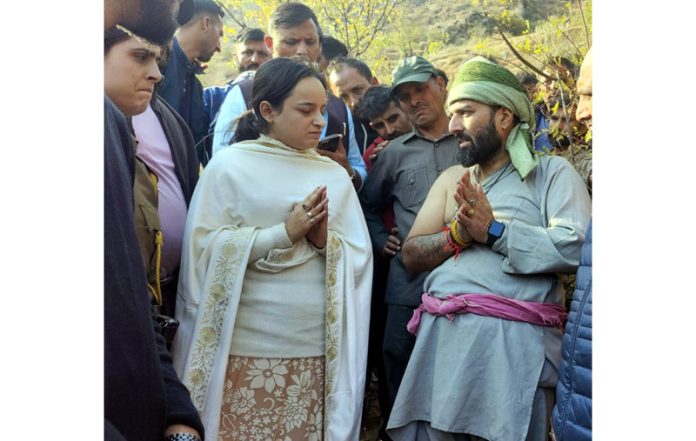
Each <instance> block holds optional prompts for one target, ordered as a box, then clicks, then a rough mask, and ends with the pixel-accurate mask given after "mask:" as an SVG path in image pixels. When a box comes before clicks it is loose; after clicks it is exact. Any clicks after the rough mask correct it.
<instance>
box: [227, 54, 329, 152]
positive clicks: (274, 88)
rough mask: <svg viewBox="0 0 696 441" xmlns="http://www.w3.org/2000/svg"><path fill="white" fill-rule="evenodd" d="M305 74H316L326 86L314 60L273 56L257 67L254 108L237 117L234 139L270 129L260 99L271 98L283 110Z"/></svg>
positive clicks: (246, 137)
mask: <svg viewBox="0 0 696 441" xmlns="http://www.w3.org/2000/svg"><path fill="white" fill-rule="evenodd" d="M305 78H316V79H317V80H319V81H320V82H321V84H322V86H324V89H326V80H325V79H324V76H323V75H322V74H321V73H319V70H318V68H317V66H316V64H315V63H311V62H309V61H307V60H306V59H304V58H300V57H295V58H273V59H271V60H269V61H267V62H266V63H264V64H262V65H261V67H259V69H258V70H257V71H256V74H255V75H254V83H253V86H252V88H251V103H249V104H250V106H251V110H253V112H248V113H246V114H243V115H242V116H241V117H240V118H239V119H238V120H236V121H238V122H239V124H238V125H237V130H236V131H235V134H234V137H233V138H232V143H235V142H240V141H246V140H249V139H257V138H258V137H259V135H260V134H261V133H263V134H267V133H268V122H267V121H266V120H265V119H263V118H262V117H261V109H260V106H261V102H262V101H268V102H269V103H270V104H271V106H272V107H273V109H274V110H277V111H279V112H280V111H282V110H283V104H284V103H285V100H286V99H287V98H288V97H289V96H290V95H291V94H292V91H293V90H294V89H295V86H296V85H297V83H299V82H300V80H303V79H305Z"/></svg>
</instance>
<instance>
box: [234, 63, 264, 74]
mask: <svg viewBox="0 0 696 441" xmlns="http://www.w3.org/2000/svg"><path fill="white" fill-rule="evenodd" d="M259 67H261V66H259V65H258V64H256V63H249V64H247V65H246V67H243V66H241V65H240V66H239V73H242V72H246V71H248V70H258V69H259Z"/></svg>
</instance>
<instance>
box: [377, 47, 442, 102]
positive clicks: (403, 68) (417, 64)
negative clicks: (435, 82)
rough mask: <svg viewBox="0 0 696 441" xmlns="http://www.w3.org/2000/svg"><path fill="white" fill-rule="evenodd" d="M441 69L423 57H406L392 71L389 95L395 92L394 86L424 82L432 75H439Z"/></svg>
mask: <svg viewBox="0 0 696 441" xmlns="http://www.w3.org/2000/svg"><path fill="white" fill-rule="evenodd" d="M440 73H441V71H440V70H439V69H437V68H436V67H435V66H433V65H432V64H431V63H430V62H429V61H428V60H426V59H425V58H423V57H419V56H417V55H414V56H412V57H406V58H404V59H403V60H401V62H400V63H399V65H398V66H397V67H396V69H394V71H393V72H392V85H391V90H390V91H389V94H390V95H394V94H395V93H396V88H397V87H398V86H399V85H401V84H404V83H425V82H426V81H428V80H429V79H430V77H431V76H433V75H436V76H437V75H440Z"/></svg>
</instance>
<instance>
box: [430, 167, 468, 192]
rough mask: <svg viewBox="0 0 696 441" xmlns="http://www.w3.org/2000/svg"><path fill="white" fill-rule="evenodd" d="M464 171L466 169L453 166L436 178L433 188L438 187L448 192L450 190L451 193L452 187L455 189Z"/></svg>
mask: <svg viewBox="0 0 696 441" xmlns="http://www.w3.org/2000/svg"><path fill="white" fill-rule="evenodd" d="M465 170H466V167H464V166H461V165H453V166H452V167H450V168H448V169H447V170H445V171H444V172H442V174H441V175H440V176H439V177H438V178H437V180H436V181H435V183H434V184H433V186H435V185H438V186H439V187H442V188H445V189H448V190H449V189H451V191H452V192H454V187H456V185H457V182H458V181H459V179H460V178H461V177H462V175H463V174H464V171H465Z"/></svg>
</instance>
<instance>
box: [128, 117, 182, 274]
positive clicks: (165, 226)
mask: <svg viewBox="0 0 696 441" xmlns="http://www.w3.org/2000/svg"><path fill="white" fill-rule="evenodd" d="M133 129H134V130H135V137H136V139H137V140H138V150H137V152H136V155H137V156H138V157H139V158H140V159H142V160H143V162H145V164H147V166H148V167H150V170H151V171H152V172H153V173H154V174H156V175H157V178H158V186H157V188H158V212H159V216H160V224H161V225H162V236H163V237H164V245H163V247H162V267H161V272H160V276H161V277H162V279H165V278H166V277H167V276H169V275H170V274H171V273H172V272H174V271H175V270H176V269H178V268H179V262H180V261H181V242H182V239H183V237H184V225H185V224H186V211H187V208H186V199H185V198H184V192H183V191H182V190H181V184H179V180H178V179H177V177H176V173H175V171H174V161H173V160H172V152H171V149H170V147H169V142H168V141H167V137H166V136H165V134H164V129H163V128H162V124H160V121H159V119H157V115H155V112H154V111H153V110H152V108H151V107H150V106H149V105H148V106H147V110H145V112H143V113H141V114H140V115H137V116H134V117H133Z"/></svg>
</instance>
